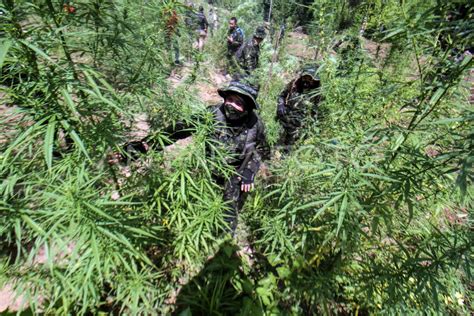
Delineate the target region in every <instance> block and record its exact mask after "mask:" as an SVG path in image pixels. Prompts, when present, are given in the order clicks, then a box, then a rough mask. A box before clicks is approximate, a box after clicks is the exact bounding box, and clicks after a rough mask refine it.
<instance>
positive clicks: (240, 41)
mask: <svg viewBox="0 0 474 316" xmlns="http://www.w3.org/2000/svg"><path fill="white" fill-rule="evenodd" d="M243 42H244V37H243V35H242V32H236V36H235V37H234V41H233V42H232V45H234V46H235V47H240V45H242V44H243Z"/></svg>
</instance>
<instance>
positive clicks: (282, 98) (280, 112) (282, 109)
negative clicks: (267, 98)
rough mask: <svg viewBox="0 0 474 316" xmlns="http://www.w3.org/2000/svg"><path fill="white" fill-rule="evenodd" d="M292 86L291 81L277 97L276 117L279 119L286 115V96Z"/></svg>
mask: <svg viewBox="0 0 474 316" xmlns="http://www.w3.org/2000/svg"><path fill="white" fill-rule="evenodd" d="M292 86H293V81H292V82H290V83H289V84H288V85H287V86H286V87H285V89H284V90H283V91H282V92H281V93H280V95H279V96H278V104H277V117H280V118H281V117H283V116H284V115H285V113H286V100H287V99H288V95H289V94H290V90H291V87H292Z"/></svg>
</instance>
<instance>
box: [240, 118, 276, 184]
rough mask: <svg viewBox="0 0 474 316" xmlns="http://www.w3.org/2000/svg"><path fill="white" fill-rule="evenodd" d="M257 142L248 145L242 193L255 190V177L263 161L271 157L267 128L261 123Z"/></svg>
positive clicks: (243, 167) (243, 170)
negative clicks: (266, 134)
mask: <svg viewBox="0 0 474 316" xmlns="http://www.w3.org/2000/svg"><path fill="white" fill-rule="evenodd" d="M254 132H256V137H255V142H254V143H250V144H246V150H247V156H246V159H245V161H244V165H243V166H242V168H241V170H240V173H241V175H242V191H246V192H248V191H250V190H251V189H253V185H254V181H255V176H256V175H257V173H258V170H259V169H260V165H261V162H262V160H265V159H268V158H269V156H270V146H268V143H267V139H266V136H265V127H264V125H263V123H262V122H261V121H259V122H258V123H257V128H256V130H255V131H254Z"/></svg>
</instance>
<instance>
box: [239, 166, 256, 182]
mask: <svg viewBox="0 0 474 316" xmlns="http://www.w3.org/2000/svg"><path fill="white" fill-rule="evenodd" d="M241 176H242V184H252V183H253V182H254V180H255V174H254V173H253V172H252V170H250V169H244V170H243V171H242V172H241Z"/></svg>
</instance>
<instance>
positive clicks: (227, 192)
mask: <svg viewBox="0 0 474 316" xmlns="http://www.w3.org/2000/svg"><path fill="white" fill-rule="evenodd" d="M216 180H217V183H219V184H221V185H223V187H224V201H225V202H226V203H228V204H227V207H228V209H227V211H226V212H225V214H224V216H225V221H226V222H227V224H228V225H229V227H230V230H231V232H232V233H233V232H235V229H236V228H237V217H238V215H239V212H240V210H242V207H243V206H244V202H245V199H246V197H247V194H246V193H245V192H242V191H241V189H240V185H241V179H240V177H239V176H232V177H230V178H229V179H228V180H225V179H223V178H217V179H216Z"/></svg>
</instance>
